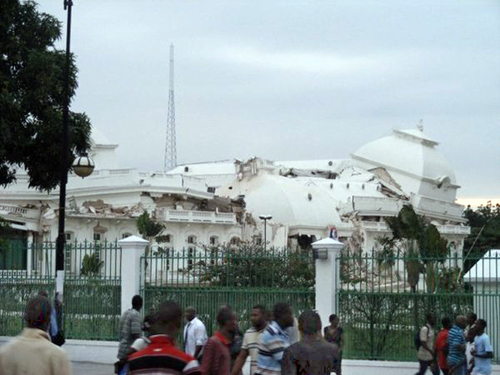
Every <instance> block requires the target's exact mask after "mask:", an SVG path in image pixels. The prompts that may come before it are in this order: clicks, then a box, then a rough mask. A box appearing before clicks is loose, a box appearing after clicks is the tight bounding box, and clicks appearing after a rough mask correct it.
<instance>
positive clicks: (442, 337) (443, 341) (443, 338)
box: [435, 328, 450, 369]
mask: <svg viewBox="0 0 500 375" xmlns="http://www.w3.org/2000/svg"><path fill="white" fill-rule="evenodd" d="M449 332H450V330H448V329H444V328H443V329H442V330H441V331H440V332H439V334H438V336H437V339H436V344H435V348H436V353H437V356H438V365H439V367H440V368H443V369H447V368H448V363H447V361H446V356H445V355H444V353H443V349H444V348H445V347H446V346H447V345H448V333H449Z"/></svg>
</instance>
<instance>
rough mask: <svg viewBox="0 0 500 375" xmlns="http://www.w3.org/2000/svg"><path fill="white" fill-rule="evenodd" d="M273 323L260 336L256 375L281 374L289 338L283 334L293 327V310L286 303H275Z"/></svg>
mask: <svg viewBox="0 0 500 375" xmlns="http://www.w3.org/2000/svg"><path fill="white" fill-rule="evenodd" d="M273 319H274V320H273V321H271V323H269V324H268V325H267V327H266V329H265V330H264V333H263V334H262V337H261V340H260V343H259V356H258V357H257V371H256V373H255V374H258V375H279V374H281V361H282V359H283V352H284V351H285V349H286V348H288V347H289V346H290V338H289V337H288V335H287V334H286V333H285V330H286V329H287V328H288V327H291V326H293V310H292V308H291V307H290V305H289V304H287V303H283V302H280V303H277V304H276V305H274V307H273Z"/></svg>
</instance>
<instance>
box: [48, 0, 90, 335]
mask: <svg viewBox="0 0 500 375" xmlns="http://www.w3.org/2000/svg"><path fill="white" fill-rule="evenodd" d="M72 6H73V1H72V0H64V10H68V22H67V33H66V65H65V66H64V107H63V129H62V136H61V170H60V177H59V228H58V233H57V241H56V293H57V294H58V298H59V302H62V296H63V286H64V247H65V244H66V236H65V233H64V232H65V230H64V220H65V219H66V211H65V209H66V184H67V182H68V171H67V166H68V162H69V155H70V150H69V127H68V117H69V101H70V94H69V92H70V91H69V70H70V60H71V59H70V57H71V53H70V44H71V7H72ZM73 168H74V171H75V173H76V174H77V175H79V176H81V177H86V176H88V175H90V174H91V173H92V171H93V170H94V162H93V160H92V159H90V158H89V157H87V156H86V155H82V156H81V157H79V158H77V159H76V160H75V162H74V163H73ZM58 318H59V319H58V320H59V321H58V325H59V327H61V323H62V317H61V312H60V311H58Z"/></svg>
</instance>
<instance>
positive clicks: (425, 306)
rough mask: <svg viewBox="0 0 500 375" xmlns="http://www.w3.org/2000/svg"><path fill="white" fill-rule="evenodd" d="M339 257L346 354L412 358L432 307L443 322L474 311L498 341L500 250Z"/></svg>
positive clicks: (395, 358) (340, 304) (356, 356)
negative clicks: (444, 254)
mask: <svg viewBox="0 0 500 375" xmlns="http://www.w3.org/2000/svg"><path fill="white" fill-rule="evenodd" d="M337 261H338V265H339V273H340V280H339V285H338V287H339V291H338V300H339V314H340V319H341V322H342V325H343V327H344V330H345V338H346V348H345V351H344V355H345V357H346V358H360V359H384V360H414V359H415V349H414V343H413V340H414V339H413V337H414V333H415V332H416V330H417V329H418V328H419V327H420V326H422V325H423V324H424V323H425V315H426V313H428V312H434V313H435V314H436V316H437V318H438V322H440V320H441V318H443V317H445V316H447V317H449V318H451V319H454V318H455V317H456V316H457V315H459V314H467V313H468V312H473V311H474V312H475V313H476V314H477V315H478V317H479V318H484V319H486V320H487V322H488V329H487V333H488V334H490V338H491V340H492V342H493V346H494V347H495V346H496V347H498V345H500V323H499V321H498V316H500V251H498V252H490V253H488V254H486V255H485V257H483V258H481V259H478V258H476V259H471V258H463V257H461V256H458V255H452V256H448V257H421V256H406V255H404V254H399V255H398V254H391V253H383V252H381V253H376V252H373V253H370V254H366V253H364V254H353V253H349V252H344V253H343V254H341V255H340V257H339V258H338V259H337ZM464 268H465V269H467V270H468V271H465V272H464ZM496 358H497V359H495V361H497V362H498V356H496Z"/></svg>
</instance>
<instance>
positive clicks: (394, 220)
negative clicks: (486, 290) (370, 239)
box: [380, 205, 449, 291]
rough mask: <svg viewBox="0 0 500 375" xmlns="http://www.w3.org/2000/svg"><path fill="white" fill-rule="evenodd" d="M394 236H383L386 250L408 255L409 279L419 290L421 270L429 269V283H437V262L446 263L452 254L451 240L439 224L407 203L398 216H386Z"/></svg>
mask: <svg viewBox="0 0 500 375" xmlns="http://www.w3.org/2000/svg"><path fill="white" fill-rule="evenodd" d="M386 222H387V225H388V226H389V229H390V230H391V234H392V236H390V237H384V238H381V239H380V243H381V244H382V246H383V249H384V253H388V254H394V252H395V251H396V252H397V256H405V259H406V260H405V268H406V271H407V275H408V283H409V284H410V286H411V288H412V289H413V290H415V288H416V286H417V284H418V282H419V279H420V274H421V273H424V272H425V273H426V275H427V278H426V281H427V287H428V289H429V290H430V291H433V290H435V288H436V285H437V280H436V279H435V278H436V273H437V272H436V269H435V267H436V263H442V262H444V261H445V260H446V258H447V257H448V255H449V249H448V242H447V241H446V239H444V238H443V237H441V235H440V233H439V231H438V229H437V228H436V226H435V225H433V224H431V223H429V222H428V220H427V219H426V218H425V217H423V216H420V215H417V214H416V213H415V211H414V209H413V207H412V206H411V205H405V206H404V207H403V208H402V209H401V210H400V211H399V213H398V215H397V216H396V217H389V218H386Z"/></svg>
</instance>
